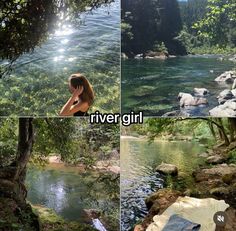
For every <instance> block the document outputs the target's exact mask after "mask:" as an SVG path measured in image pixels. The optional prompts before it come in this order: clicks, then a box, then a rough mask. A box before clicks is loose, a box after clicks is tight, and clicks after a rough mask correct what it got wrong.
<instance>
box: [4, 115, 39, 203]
mask: <svg viewBox="0 0 236 231" xmlns="http://www.w3.org/2000/svg"><path fill="white" fill-rule="evenodd" d="M32 122H33V118H19V134H18V147H17V154H16V158H15V161H14V162H13V163H12V164H11V165H9V166H6V167H3V168H0V194H1V195H4V196H5V197H9V198H13V199H14V200H15V201H17V203H18V204H19V205H20V206H24V205H26V196H27V190H26V187H25V185H24V181H25V177H26V165H27V163H28V161H29V158H30V156H31V153H32V147H33V141H34V133H33V124H32Z"/></svg>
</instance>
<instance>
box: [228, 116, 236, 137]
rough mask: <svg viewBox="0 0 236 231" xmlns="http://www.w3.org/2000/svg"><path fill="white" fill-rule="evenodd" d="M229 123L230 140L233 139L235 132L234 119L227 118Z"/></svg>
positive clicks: (235, 121) (235, 120) (235, 124)
mask: <svg viewBox="0 0 236 231" xmlns="http://www.w3.org/2000/svg"><path fill="white" fill-rule="evenodd" d="M228 123H229V132H230V142H233V141H235V133H236V119H235V118H228Z"/></svg>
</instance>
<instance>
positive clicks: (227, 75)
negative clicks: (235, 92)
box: [215, 71, 236, 84]
mask: <svg viewBox="0 0 236 231" xmlns="http://www.w3.org/2000/svg"><path fill="white" fill-rule="evenodd" d="M235 78H236V76H235V72H234V71H226V72H224V73H223V74H221V75H220V76H218V77H217V78H216V79H215V81H216V82H225V83H228V84H231V83H233V82H234V79H235Z"/></svg>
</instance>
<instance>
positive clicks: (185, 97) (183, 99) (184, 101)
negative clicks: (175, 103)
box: [178, 92, 208, 107]
mask: <svg viewBox="0 0 236 231" xmlns="http://www.w3.org/2000/svg"><path fill="white" fill-rule="evenodd" d="M178 100H179V103H180V107H185V106H198V105H201V104H207V103H208V102H207V99H205V98H202V97H194V96H192V95H191V94H189V93H184V92H180V93H179V95H178Z"/></svg>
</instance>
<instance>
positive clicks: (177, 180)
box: [134, 142, 236, 231]
mask: <svg viewBox="0 0 236 231" xmlns="http://www.w3.org/2000/svg"><path fill="white" fill-rule="evenodd" d="M235 147H236V142H233V143H231V144H230V146H229V147H224V146H217V147H214V148H213V149H212V150H210V151H207V152H204V153H200V154H199V155H201V156H204V157H205V164H204V165H199V167H198V168H197V169H196V170H194V171H192V173H191V178H192V182H189V180H187V179H188V177H189V176H188V175H187V176H186V175H184V174H178V175H177V176H171V175H166V180H165V188H164V189H159V190H158V191H156V192H154V193H153V194H152V195H150V196H149V197H147V198H146V200H145V203H146V206H147V208H148V214H147V216H146V217H145V218H144V219H143V221H142V222H141V223H140V224H138V225H136V226H135V228H134V230H135V231H143V230H146V229H147V227H148V226H149V225H150V224H151V223H152V222H153V218H154V216H156V215H161V214H162V213H163V212H164V211H165V210H166V209H167V208H168V207H169V206H171V205H172V204H173V203H174V202H176V200H177V199H178V198H179V197H185V196H190V197H193V198H200V199H203V198H214V199H217V200H224V201H225V202H226V203H227V204H228V205H229V207H228V208H227V209H226V211H225V212H226V214H227V217H228V222H227V223H226V225H225V226H224V227H223V228H222V227H221V229H217V230H221V231H231V230H235V229H236V164H235V153H234V149H235ZM218 228H219V227H218Z"/></svg>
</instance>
